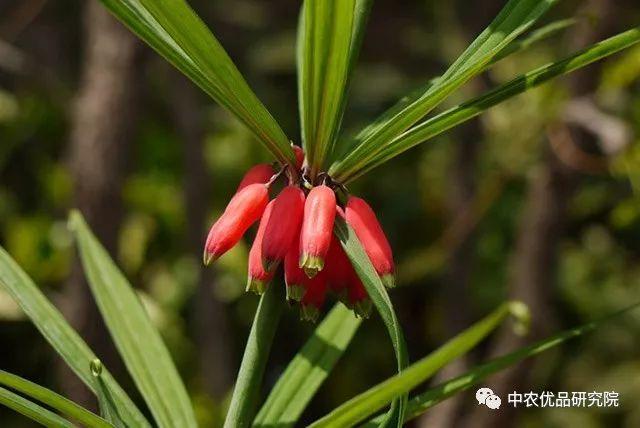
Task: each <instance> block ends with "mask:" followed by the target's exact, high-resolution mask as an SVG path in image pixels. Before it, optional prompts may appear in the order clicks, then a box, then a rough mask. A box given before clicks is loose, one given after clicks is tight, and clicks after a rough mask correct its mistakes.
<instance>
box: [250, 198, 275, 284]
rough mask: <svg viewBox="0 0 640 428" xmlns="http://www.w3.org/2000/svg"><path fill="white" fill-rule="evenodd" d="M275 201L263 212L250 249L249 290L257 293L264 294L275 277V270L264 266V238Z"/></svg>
mask: <svg viewBox="0 0 640 428" xmlns="http://www.w3.org/2000/svg"><path fill="white" fill-rule="evenodd" d="M273 203H274V201H271V202H269V205H267V208H266V209H265V210H264V214H262V218H261V219H260V225H259V226H258V232H257V233H256V238H255V239H254V240H253V244H252V245H251V251H249V274H248V278H247V291H253V292H254V293H256V294H262V293H264V292H265V290H266V289H267V285H268V284H269V282H270V281H271V280H272V279H273V274H274V273H273V272H267V271H266V270H264V267H263V266H262V240H263V238H264V231H265V229H266V228H267V223H268V221H269V218H270V217H271V212H272V211H273Z"/></svg>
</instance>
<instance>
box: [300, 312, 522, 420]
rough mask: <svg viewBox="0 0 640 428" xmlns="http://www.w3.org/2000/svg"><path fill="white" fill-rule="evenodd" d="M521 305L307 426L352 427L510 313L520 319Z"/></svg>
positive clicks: (461, 352)
mask: <svg viewBox="0 0 640 428" xmlns="http://www.w3.org/2000/svg"><path fill="white" fill-rule="evenodd" d="M523 306H524V305H523V304H522V303H519V302H513V303H505V304H503V305H502V306H500V307H499V308H498V309H496V310H495V311H494V312H492V313H491V314H489V315H488V316H487V317H485V318H483V319H482V320H480V321H478V322H477V323H476V324H474V325H473V326H471V327H470V328H469V329H467V330H465V331H463V332H462V333H460V334H459V335H457V336H456V337H454V338H453V339H451V340H450V341H449V342H447V343H446V344H444V345H443V346H441V347H440V348H438V349H437V350H435V351H434V352H432V353H431V354H429V355H427V356H426V357H424V358H423V359H422V360H420V361H418V362H416V363H414V364H412V365H411V366H409V367H407V368H405V369H404V370H403V371H402V372H400V373H399V374H397V375H395V376H393V377H392V378H389V379H387V380H386V381H384V382H382V383H379V384H378V385H376V386H374V387H373V388H370V389H369V390H367V391H365V392H363V393H362V394H360V395H358V396H356V397H354V398H352V399H350V400H348V401H347V402H346V403H344V404H342V405H341V406H339V407H338V408H336V409H335V410H333V411H332V412H331V413H329V414H328V415H326V416H324V417H323V418H321V419H318V420H317V421H316V422H314V423H313V424H311V425H310V427H313V428H319V427H333V426H353V425H355V424H357V423H358V422H360V421H362V420H364V419H365V418H367V417H368V416H370V415H372V414H374V413H375V412H376V411H378V410H380V409H381V408H382V407H384V406H385V405H386V404H387V403H389V402H391V400H393V399H394V397H397V396H398V395H400V394H406V393H408V392H409V391H411V390H412V389H413V388H415V387H416V386H418V385H419V384H421V383H422V382H424V381H425V380H427V379H429V378H430V377H431V376H433V374H435V373H436V372H437V371H438V370H439V369H440V368H442V367H444V366H445V365H447V364H448V363H449V362H451V361H453V360H454V359H456V358H458V357H459V356H461V355H464V354H466V353H467V352H469V350H471V349H472V348H473V347H475V346H476V345H477V344H478V343H479V342H480V341H481V340H482V339H484V338H485V337H487V335H488V334H489V333H491V332H492V331H493V330H494V329H495V328H496V327H498V326H499V325H500V323H501V322H502V321H503V320H504V319H505V318H506V317H507V316H508V315H509V314H514V315H516V316H517V317H522V316H523ZM524 313H526V312H524ZM381 420H382V419H381ZM403 421H404V419H403ZM381 423H382V422H381Z"/></svg>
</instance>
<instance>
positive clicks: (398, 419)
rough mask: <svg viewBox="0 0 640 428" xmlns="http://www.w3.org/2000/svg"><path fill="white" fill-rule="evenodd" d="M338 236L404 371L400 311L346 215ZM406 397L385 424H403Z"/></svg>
mask: <svg viewBox="0 0 640 428" xmlns="http://www.w3.org/2000/svg"><path fill="white" fill-rule="evenodd" d="M335 235H336V236H337V237H338V239H339V240H340V243H341V245H342V246H343V248H344V250H345V252H346V253H347V256H348V257H349V260H351V263H352V264H353V267H354V269H355V270H356V273H357V274H358V276H359V277H360V279H361V280H362V283H363V284H364V286H365V288H366V290H367V293H368V294H369V297H370V298H371V300H372V301H373V303H374V305H375V307H376V309H377V310H378V313H380V316H381V318H382V320H383V321H384V324H385V326H386V327H387V330H388V331H389V336H390V337H391V343H392V344H393V349H394V351H395V353H396V360H397V363H398V372H399V373H401V372H402V370H403V369H404V368H405V367H406V366H407V365H408V363H409V357H408V355H407V349H406V344H405V341H404V335H403V333H402V328H401V327H400V323H399V322H398V319H397V317H396V313H395V311H394V309H393V304H392V303H391V299H390V298H389V295H388V294H387V290H386V289H385V287H384V285H383V284H382V281H381V280H380V278H379V277H378V274H377V273H376V271H375V269H374V268H373V266H372V265H371V261H369V257H367V254H366V253H365V251H364V249H363V248H362V245H361V244H360V241H359V240H358V237H357V236H356V234H355V232H354V231H353V229H352V228H351V227H349V225H348V224H347V223H346V222H345V221H344V220H343V219H342V218H336V221H335ZM406 400H407V396H406V395H400V396H399V398H397V399H396V400H394V401H393V403H392V404H391V408H390V409H389V413H388V414H387V419H386V420H385V422H384V423H383V424H382V426H391V425H396V426H398V427H401V426H402V421H403V419H404V410H405V406H406Z"/></svg>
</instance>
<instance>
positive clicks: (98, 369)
mask: <svg viewBox="0 0 640 428" xmlns="http://www.w3.org/2000/svg"><path fill="white" fill-rule="evenodd" d="M102 370H103V366H102V362H101V361H100V360H98V359H96V360H93V361H92V362H91V374H93V377H95V378H96V390H97V396H98V406H99V407H100V414H101V415H102V417H104V418H105V419H106V420H107V421H109V422H110V423H111V424H112V425H113V426H114V427H116V428H127V424H126V423H125V422H124V420H123V419H122V415H121V414H120V411H119V410H118V407H117V406H116V404H115V402H114V401H113V394H112V393H111V391H109V387H108V386H107V384H106V383H105V382H104V380H103V379H102Z"/></svg>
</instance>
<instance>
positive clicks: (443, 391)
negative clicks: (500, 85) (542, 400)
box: [364, 303, 640, 428]
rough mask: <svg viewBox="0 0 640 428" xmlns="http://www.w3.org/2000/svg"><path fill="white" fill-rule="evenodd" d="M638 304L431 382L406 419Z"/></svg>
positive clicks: (378, 419)
mask: <svg viewBox="0 0 640 428" xmlns="http://www.w3.org/2000/svg"><path fill="white" fill-rule="evenodd" d="M638 306H640V304H637V303H636V304H634V305H632V306H630V307H628V308H626V309H624V310H622V311H619V312H616V313H614V314H612V315H610V316H608V317H605V318H602V319H600V320H597V321H592V322H589V323H586V324H583V325H581V326H578V327H575V328H572V329H569V330H565V331H563V332H561V333H558V334H556V335H553V336H551V337H549V338H547V339H543V340H540V341H538V342H536V343H534V344H532V345H529V346H526V347H524V348H521V349H518V350H516V351H514V352H511V353H509V354H506V355H504V356H501V357H498V358H495V359H493V360H491V361H489V362H487V363H484V364H481V365H479V366H477V367H475V368H473V369H471V370H469V371H468V372H467V373H464V374H462V375H460V376H457V377H455V378H453V379H451V380H448V381H446V382H443V383H441V384H440V385H437V386H434V387H433V388H430V389H428V390H427V391H425V392H423V393H422V394H419V395H417V396H415V397H413V398H412V399H411V400H409V403H408V406H407V413H406V418H405V421H408V420H410V419H413V418H415V417H418V416H420V415H421V414H423V413H424V412H425V411H427V410H428V409H430V408H431V407H433V406H435V405H436V404H438V403H440V402H441V401H444V400H446V399H447V398H449V397H451V396H453V395H455V394H457V393H459V392H461V391H464V390H466V389H468V388H470V387H472V386H474V385H477V384H479V383H480V382H482V381H483V380H484V379H486V378H487V377H489V376H490V375H492V374H494V373H497V372H499V371H501V370H504V369H506V368H507V367H511V366H513V365H515V364H517V363H519V362H520V361H522V360H525V359H527V358H530V357H533V356H535V355H538V354H540V353H542V352H544V351H547V350H549V349H551V348H554V347H556V346H560V345H562V344H564V343H565V342H567V341H569V340H571V339H574V338H576V337H580V336H583V335H585V334H587V333H589V332H591V331H593V330H595V329H597V328H598V327H600V326H601V325H602V324H604V323H605V322H609V321H611V320H613V319H616V318H618V317H620V316H621V315H624V314H626V313H628V312H629V311H631V310H634V309H637V308H638ZM383 417H384V415H380V416H378V417H376V418H374V419H372V420H371V421H369V422H368V423H367V424H365V425H364V426H365V427H367V428H372V427H377V426H378V425H379V424H380V422H381V421H382V419H383Z"/></svg>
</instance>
